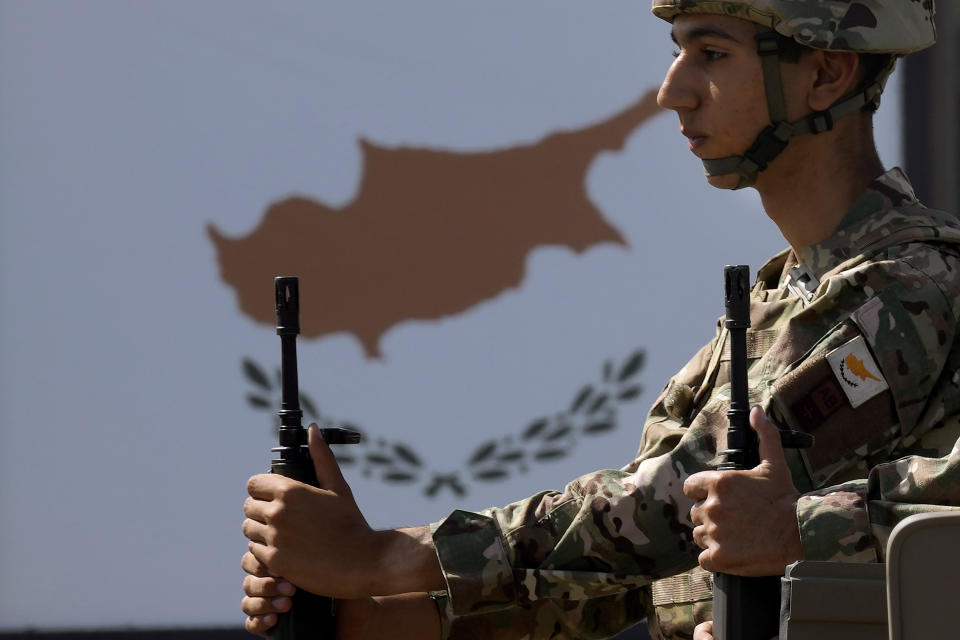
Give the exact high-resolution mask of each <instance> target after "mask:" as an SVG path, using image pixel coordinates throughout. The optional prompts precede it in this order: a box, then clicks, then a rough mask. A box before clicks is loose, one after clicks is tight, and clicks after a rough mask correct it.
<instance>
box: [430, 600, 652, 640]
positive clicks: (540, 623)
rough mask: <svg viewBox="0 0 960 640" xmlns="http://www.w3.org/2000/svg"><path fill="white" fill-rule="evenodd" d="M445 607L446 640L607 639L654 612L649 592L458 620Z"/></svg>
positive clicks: (560, 602) (551, 603)
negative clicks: (651, 610)
mask: <svg viewBox="0 0 960 640" xmlns="http://www.w3.org/2000/svg"><path fill="white" fill-rule="evenodd" d="M438 604H441V603H440V602H438ZM447 604H449V601H444V603H443V605H441V606H442V608H441V617H442V618H443V619H444V620H445V621H446V623H447V624H446V625H444V626H445V628H444V635H443V636H442V638H443V640H448V639H449V640H525V639H529V638H541V637H550V638H574V637H575V638H582V639H583V640H590V639H592V638H597V639H599V638H609V637H611V636H613V635H616V634H617V633H618V632H620V631H622V630H623V629H626V628H628V627H630V626H633V625H634V624H636V623H637V622H640V621H641V620H643V618H645V617H646V615H647V612H648V611H649V610H650V609H651V606H652V605H651V603H650V591H649V589H642V588H641V589H631V590H628V591H625V592H623V593H622V594H618V595H615V596H607V597H605V598H593V599H590V600H577V601H572V600H557V599H542V600H538V601H536V602H535V603H533V604H532V605H531V606H529V607H511V608H509V609H502V610H499V611H494V612H490V613H485V614H484V613H480V614H475V615H469V616H461V617H454V616H453V615H452V612H450V611H448V610H447V609H448V607H447V606H446V605H447Z"/></svg>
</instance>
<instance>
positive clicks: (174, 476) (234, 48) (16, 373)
mask: <svg viewBox="0 0 960 640" xmlns="http://www.w3.org/2000/svg"><path fill="white" fill-rule="evenodd" d="M672 49H673V45H672V43H671V42H670V40H669V36H668V25H666V24H665V23H662V22H661V21H659V20H657V19H655V18H653V17H652V16H651V15H650V13H649V2H647V1H646V0H632V1H626V0H608V1H605V2H599V3H598V2H589V3H588V2H572V1H562V2H558V1H557V0H528V1H526V2H520V3H518V2H512V1H507V0H492V1H488V2H484V3H467V2H450V1H449V0H408V1H407V2H403V3H389V2H374V1H368V0H353V1H352V2H346V3H338V2H326V1H324V2H305V1H298V2H283V3H262V2H255V1H251V0H231V1H227V0H206V1H204V2H159V1H158V2H139V3H129V2H120V1H119V0H118V1H106V0H97V1H91V2H83V3H78V2H42V3H41V2H28V1H26V0H23V1H15V0H2V1H0V296H2V312H3V321H2V324H0V426H2V431H0V523H2V533H0V567H2V570H0V627H2V628H5V629H13V628H25V627H93V626H99V627H103V626H121V625H137V626H171V625H205V624H210V625H214V624H217V625H219V624H239V623H240V620H241V619H242V615H241V613H240V611H239V607H238V605H239V600H240V596H241V593H240V582H241V579H242V573H241V570H240V568H239V560H240V556H241V554H242V553H243V551H244V549H245V540H244V539H243V537H242V536H241V534H240V522H241V520H242V514H241V505H242V502H243V499H244V497H245V491H244V484H245V481H246V479H247V477H248V476H250V475H251V474H253V473H256V472H260V471H263V470H265V469H266V468H267V467H268V464H269V458H270V454H269V448H270V447H271V446H273V444H274V436H273V432H272V416H271V413H270V411H267V410H258V409H257V408H256V407H254V406H252V405H251V404H250V403H249V402H248V400H247V396H248V395H250V394H254V395H256V394H257V393H258V388H257V384H256V383H255V382H253V381H252V379H251V378H250V377H249V374H245V373H244V371H243V369H242V367H241V363H242V361H243V360H244V359H245V358H247V359H250V360H252V361H253V362H256V363H258V365H259V366H261V367H262V368H263V369H265V370H266V371H268V372H272V371H273V370H274V369H275V367H276V366H277V365H278V364H279V340H278V338H277V337H276V335H275V334H274V332H273V329H272V327H270V326H267V325H263V324H257V323H255V322H253V321H252V320H251V319H250V318H249V317H247V316H246V315H244V314H243V313H241V312H240V310H239V308H238V304H237V298H236V295H235V292H234V290H233V289H232V288H231V287H230V286H228V285H227V284H226V283H224V281H223V280H221V278H220V274H219V269H218V264H217V255H216V252H215V250H214V247H213V245H212V244H211V242H210V240H209V239H208V237H207V235H206V231H205V227H206V225H207V224H214V225H216V227H217V228H218V229H220V230H221V231H222V232H223V233H225V234H227V235H232V236H241V235H245V234H247V233H250V232H251V231H252V230H253V229H254V228H256V226H257V225H258V224H259V223H260V221H261V219H262V217H263V214H264V212H265V210H266V208H267V207H268V206H269V205H270V204H271V203H273V202H276V201H278V200H281V199H283V198H286V197H289V196H291V195H294V194H296V195H300V196H303V197H307V198H311V199H313V200H315V201H318V202H323V203H325V204H326V205H328V206H329V207H332V208H337V207H342V206H343V205H345V204H346V203H349V202H350V201H351V200H352V199H353V198H354V197H355V195H356V193H357V190H358V182H359V179H360V161H361V155H360V148H359V145H358V139H359V138H364V139H367V140H370V141H371V142H373V143H375V144H378V145H384V146H388V147H396V146H400V145H411V146H416V147H420V148H425V149H437V150H446V151H455V152H460V153H472V152H479V151H488V150H491V149H505V148H510V147H512V146H518V145H526V144H531V143H533V142H535V141H537V140H539V139H540V138H542V137H543V136H545V135H546V134H548V133H551V132H554V131H558V130H571V129H579V128H583V127H586V126H588V125H590V124H592V123H595V122H598V121H601V120H604V119H606V118H609V117H610V116H612V115H613V114H615V113H617V112H619V111H621V110H622V109H624V108H625V107H627V106H628V105H630V104H633V103H634V102H636V101H637V100H638V99H639V98H640V97H641V96H642V95H643V94H644V93H645V92H646V91H647V90H648V89H650V88H655V87H656V86H657V85H658V84H659V82H660V80H661V79H662V77H663V74H664V72H665V70H666V68H667V66H668V65H669V63H670V62H671V55H670V54H671V51H672ZM898 102H899V99H898V84H897V82H896V80H895V81H894V83H893V84H892V86H891V88H890V95H888V96H887V99H886V103H885V105H884V108H883V109H881V118H880V119H879V122H878V133H879V136H880V140H881V146H882V155H883V158H884V160H885V161H886V162H887V164H897V163H899V162H900V157H899V154H900V149H899V141H898V132H899V112H898ZM701 173H702V169H701V165H700V162H699V161H698V160H697V159H696V158H695V157H693V156H692V155H691V154H690V153H689V151H688V150H687V148H686V141H685V140H684V139H683V138H682V137H681V136H680V134H679V132H678V126H677V122H676V118H675V117H674V116H673V115H672V114H669V113H661V114H659V115H657V116H655V117H654V118H652V119H651V120H650V121H648V122H647V123H646V124H644V125H642V126H640V127H639V128H637V129H636V130H635V131H634V132H633V133H632V134H631V135H630V136H629V137H628V138H627V139H626V144H625V146H624V148H623V149H622V151H612V152H604V153H600V154H599V155H597V157H596V158H595V160H594V161H593V162H592V164H591V165H590V167H589V170H588V172H587V173H586V175H585V178H586V187H585V188H586V192H587V194H588V195H589V198H590V199H591V201H592V202H593V203H594V205H595V206H596V207H597V208H598V209H599V210H600V211H601V212H602V214H603V216H604V217H605V218H606V220H607V221H608V222H609V223H610V224H612V225H613V226H615V227H616V228H618V229H619V230H620V232H621V233H622V234H623V236H624V238H625V239H626V240H627V243H628V245H629V246H627V247H620V246H613V245H597V246H594V247H592V248H590V249H589V250H587V251H586V252H584V253H582V254H576V253H574V252H572V251H570V250H568V249H563V248H557V247H540V248H536V249H535V250H534V251H532V252H531V253H530V254H529V256H528V258H527V262H526V272H525V276H524V279H523V281H522V283H521V284H520V286H519V287H516V288H511V289H508V290H505V291H503V292H502V293H501V294H499V295H497V296H495V297H493V298H490V299H488V300H486V301H484V302H482V303H481V304H478V305H475V306H473V307H471V308H469V309H468V310H466V311H464V312H462V313H459V314H455V315H452V316H449V317H447V318H444V319H442V320H438V321H408V322H403V323H400V324H398V325H397V326H395V327H393V328H391V329H390V330H389V331H387V332H386V334H385V335H384V337H383V341H382V349H383V358H382V359H380V360H371V359H368V358H367V357H366V356H365V354H364V352H363V350H362V349H361V347H360V345H359V343H358V342H357V340H356V339H355V338H354V337H352V336H350V335H349V334H345V333H344V334H335V335H331V336H326V337H323V338H320V339H312V340H307V339H301V341H300V381H301V387H302V389H303V390H304V391H305V392H306V393H307V394H308V395H309V397H310V398H311V399H312V400H313V401H314V402H315V404H317V405H318V406H319V409H320V411H321V413H324V414H325V415H328V416H331V417H333V418H336V419H343V420H349V421H351V422H354V423H355V424H358V425H361V426H362V427H363V429H364V430H365V432H366V433H367V435H368V436H369V437H370V440H369V442H370V443H371V445H370V446H369V447H368V448H367V449H364V451H365V452H366V453H365V454H364V455H367V456H369V454H370V453H371V452H374V453H375V452H376V451H381V452H386V453H385V455H386V457H388V458H389V457H390V455H393V456H394V458H393V463H396V464H400V465H401V466H402V465H406V466H405V467H403V468H405V469H407V470H408V471H410V470H412V472H413V475H415V476H416V477H415V478H414V479H413V480H409V481H407V482H401V483H390V482H385V481H383V479H382V478H383V475H384V474H383V473H382V469H381V467H380V466H378V465H381V466H382V465H383V464H386V463H383V462H382V461H381V462H377V461H376V460H373V461H372V462H371V461H370V460H367V461H366V462H365V463H364V464H354V465H353V466H351V467H349V468H347V469H346V473H347V476H348V479H349V480H350V481H351V483H352V485H353V487H354V490H355V493H356V495H357V498H358V500H359V502H360V503H361V506H362V508H363V509H364V512H365V513H366V515H367V517H368V519H369V521H370V522H371V523H372V524H373V525H375V526H399V525H411V524H419V523H426V522H429V521H432V520H437V519H440V518H442V517H444V516H445V515H446V514H447V513H449V511H450V510H451V509H453V508H454V507H468V508H482V507H485V506H489V505H495V504H502V503H506V502H509V501H511V500H513V499H519V498H522V497H525V496H527V495H530V494H532V493H534V492H535V491H538V490H541V489H548V488H558V489H559V488H562V486H563V484H564V483H565V481H567V480H570V479H573V478H574V477H576V476H578V475H580V474H582V473H586V472H588V471H591V470H593V469H597V468H604V467H619V466H622V465H623V464H625V463H626V462H628V461H629V460H630V459H631V457H632V455H633V452H634V451H635V449H636V446H637V443H638V441H639V437H640V428H641V424H642V419H643V415H644V413H645V411H646V409H647V408H648V407H649V405H650V403H651V402H652V401H653V399H654V397H655V395H656V393H657V392H658V391H659V389H660V387H661V386H662V384H663V383H664V381H665V380H666V378H667V377H668V376H669V375H670V374H671V373H673V372H674V371H675V370H676V369H677V368H679V366H680V365H681V364H682V363H683V362H685V361H686V359H687V358H688V357H689V356H690V355H691V354H692V353H693V351H694V350H695V349H696V348H698V347H699V346H700V344H702V343H703V342H704V341H706V340H707V339H708V338H709V337H710V336H711V334H712V331H713V327H714V321H715V319H716V318H717V317H718V316H719V315H720V314H721V313H722V291H721V278H720V275H721V268H722V265H723V264H726V263H749V264H750V265H751V266H752V267H753V268H754V269H756V267H757V266H759V265H760V264H761V263H762V262H763V261H764V260H765V259H766V258H767V257H769V256H770V255H772V254H773V253H774V252H776V251H778V250H779V249H780V248H781V247H782V245H783V241H782V239H781V238H780V237H779V235H778V233H777V231H776V228H775V227H774V226H773V225H772V224H771V223H770V222H769V221H768V220H767V219H766V218H765V216H764V215H763V213H762V211H761V210H760V207H759V203H758V200H757V198H756V196H755V194H754V193H753V192H752V191H744V192H737V193H731V192H723V193H721V192H716V191H714V190H712V189H711V188H709V187H708V186H707V185H706V184H705V182H704V180H703V178H702V175H701ZM271 295H272V292H271V291H270V289H269V287H268V288H267V290H265V291H264V296H267V297H269V296H271ZM639 348H642V349H643V350H644V352H645V354H646V359H645V363H644V365H643V366H642V367H641V368H640V369H639V370H638V371H637V372H636V373H635V374H634V375H633V376H631V377H630V381H631V383H639V384H641V385H642V386H643V392H642V393H641V394H640V395H639V397H637V398H635V399H633V400H630V401H623V402H620V403H619V404H617V405H616V412H615V422H616V427H615V428H613V429H610V430H607V431H603V432H600V433H597V434H595V435H593V436H588V435H585V434H584V432H583V431H582V430H581V432H580V436H579V437H577V438H575V439H572V440H571V439H564V438H560V437H558V441H559V442H561V444H563V445H564V446H565V447H566V449H565V451H566V455H564V456H560V457H558V458H556V459H552V460H549V459H548V460H542V459H537V458H535V457H534V453H535V452H534V451H533V450H532V447H533V444H531V442H533V441H534V440H536V441H537V442H538V443H539V444H543V442H544V441H543V437H545V433H539V435H538V436H537V437H538V438H540V440H537V438H532V439H528V440H524V439H523V434H524V432H526V431H527V430H528V429H530V425H531V424H532V423H533V422H535V419H536V418H538V417H540V416H546V417H550V418H551V420H555V419H556V417H557V415H558V414H559V415H565V414H564V412H567V411H568V410H569V409H570V407H571V404H572V402H573V400H574V399H575V397H576V396H577V395H578V393H579V392H580V390H581V389H583V388H585V386H586V385H597V384H599V382H601V381H602V371H603V368H604V366H605V363H607V362H608V361H609V362H611V363H612V365H613V371H614V374H618V373H619V372H620V370H621V369H622V367H623V366H624V363H625V362H626V361H627V360H628V358H629V356H630V354H632V353H633V352H634V351H635V350H637V349H639ZM273 409H274V407H271V409H270V410H273ZM553 426H555V423H553V422H552V423H551V428H553ZM582 426H583V425H581V427H582ZM508 440H509V442H511V443H513V444H515V445H517V446H518V447H519V448H520V449H521V450H522V453H523V455H524V456H526V457H525V458H524V460H525V461H526V463H525V465H524V468H523V469H521V467H520V466H519V465H514V466H513V467H509V468H507V467H504V469H506V471H504V469H501V471H502V472H503V473H501V474H500V475H501V476H502V478H501V479H499V480H496V479H487V480H484V479H482V478H480V477H479V475H478V474H477V472H476V468H479V467H478V465H479V463H476V464H475V465H474V466H471V465H470V464H469V461H470V460H471V459H472V458H477V457H479V458H483V456H482V455H481V454H482V452H483V448H484V444H485V443H486V442H488V441H489V442H495V443H499V444H498V446H502V447H506V446H507V445H506V444H504V443H507V442H508ZM378 443H379V444H378ZM397 444H400V445H401V446H402V447H403V450H404V452H406V453H408V454H409V453H413V454H414V456H415V458H416V462H417V463H418V464H415V463H414V462H411V461H410V460H408V459H406V458H404V456H403V455H402V453H398V449H397V447H396V445H397ZM375 446H380V447H381V448H380V449H376V450H375ZM523 447H527V448H528V449H523ZM503 451H505V449H503V448H502V449H498V454H499V453H502V452H503ZM546 457H547V458H549V456H546ZM481 462H484V461H483V460H481ZM486 462H489V460H487V461H485V462H484V464H485V463H486ZM480 466H482V465H480ZM398 468H399V467H398ZM364 469H366V474H365V473H364ZM494 471H495V469H494ZM417 474H419V475H417ZM437 474H439V475H440V476H443V475H444V474H446V476H447V480H446V481H444V482H441V483H440V485H439V486H438V487H437V488H436V491H435V493H434V495H433V496H427V495H426V490H427V488H428V487H429V486H430V482H431V478H433V479H434V480H436V477H437ZM492 475H497V474H496V473H493V474H492ZM450 477H455V478H456V479H457V483H459V486H460V489H461V490H462V492H463V493H464V495H459V496H458V495H456V494H455V490H454V487H453V484H452V483H451V482H450V481H449V478H450Z"/></svg>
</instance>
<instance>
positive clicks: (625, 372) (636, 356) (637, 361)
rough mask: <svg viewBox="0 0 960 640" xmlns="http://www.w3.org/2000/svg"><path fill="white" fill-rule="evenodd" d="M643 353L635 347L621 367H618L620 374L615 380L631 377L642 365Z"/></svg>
mask: <svg viewBox="0 0 960 640" xmlns="http://www.w3.org/2000/svg"><path fill="white" fill-rule="evenodd" d="M644 357H645V354H644V352H643V350H642V349H637V350H636V351H635V352H634V353H633V355H632V356H630V359H629V360H627V362H626V363H624V365H623V368H622V369H620V374H619V375H618V376H617V382H623V381H624V380H626V379H627V378H630V377H632V376H633V375H635V374H636V373H637V372H638V371H640V368H641V367H642V366H643V360H644Z"/></svg>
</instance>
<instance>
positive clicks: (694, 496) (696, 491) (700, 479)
mask: <svg viewBox="0 0 960 640" xmlns="http://www.w3.org/2000/svg"><path fill="white" fill-rule="evenodd" d="M717 473H719V472H718V471H701V472H700V473H695V474H693V475H692V476H689V477H687V479H686V480H684V481H683V493H684V495H686V496H687V497H688V498H690V499H691V500H697V501H699V500H703V499H705V498H706V497H707V495H708V494H709V492H710V486H711V485H712V484H713V478H714V476H715V475H716V474H717Z"/></svg>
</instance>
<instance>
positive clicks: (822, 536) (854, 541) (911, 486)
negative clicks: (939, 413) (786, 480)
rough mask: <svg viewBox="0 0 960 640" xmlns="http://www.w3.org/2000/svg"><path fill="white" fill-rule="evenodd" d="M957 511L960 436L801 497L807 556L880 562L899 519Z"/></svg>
mask: <svg viewBox="0 0 960 640" xmlns="http://www.w3.org/2000/svg"><path fill="white" fill-rule="evenodd" d="M945 510H950V511H960V441H958V442H957V443H956V444H955V445H954V447H953V450H952V451H951V452H950V453H949V454H948V455H946V456H943V457H940V458H928V457H924V456H907V457H904V458H901V459H899V460H895V461H892V462H888V463H884V464H879V465H877V466H875V467H874V468H873V469H871V471H870V477H869V479H867V480H855V481H852V482H849V483H846V484H844V485H840V486H836V487H830V488H829V489H823V490H821V491H817V492H814V493H811V494H807V495H805V496H802V497H801V498H800V501H799V502H798V503H797V517H798V520H799V523H800V539H801V542H802V544H803V551H804V557H805V558H806V559H807V560H825V561H830V562H879V561H881V560H882V558H883V553H884V550H885V549H886V543H887V539H888V538H889V536H890V532H891V530H892V529H893V527H895V526H896V525H897V523H898V522H900V521H901V520H903V519H904V518H906V517H908V516H911V515H913V514H915V513H923V512H927V511H945Z"/></svg>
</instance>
